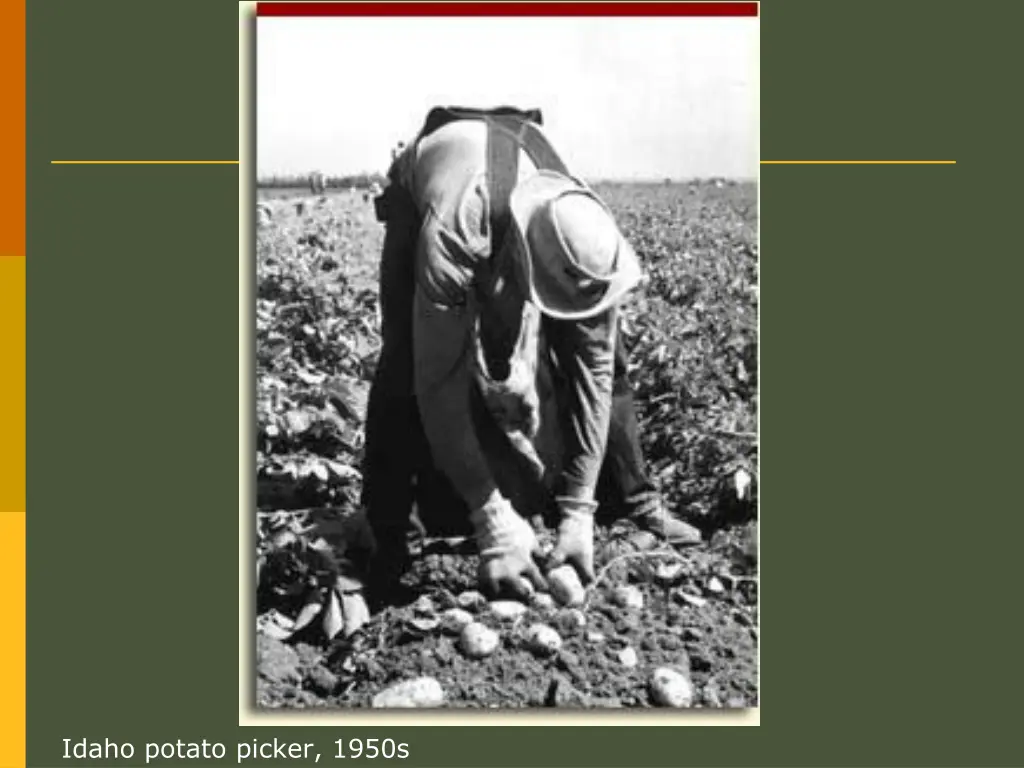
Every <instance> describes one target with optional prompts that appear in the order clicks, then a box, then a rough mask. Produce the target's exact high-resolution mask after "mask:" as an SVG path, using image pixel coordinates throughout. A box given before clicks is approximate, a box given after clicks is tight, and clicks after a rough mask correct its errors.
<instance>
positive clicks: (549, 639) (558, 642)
mask: <svg viewBox="0 0 1024 768" xmlns="http://www.w3.org/2000/svg"><path fill="white" fill-rule="evenodd" d="M526 645H527V647H528V648H529V649H530V650H531V651H533V652H534V653H535V654H537V655H538V656H550V655H551V654H553V653H558V651H559V650H560V649H561V648H562V638H561V637H559V635H558V633H557V632H556V631H555V630H553V629H552V628H551V627H549V626H547V625H546V624H534V625H533V626H531V627H530V628H529V629H527V630H526Z"/></svg>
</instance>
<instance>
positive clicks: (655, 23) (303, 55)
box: [256, 17, 760, 180]
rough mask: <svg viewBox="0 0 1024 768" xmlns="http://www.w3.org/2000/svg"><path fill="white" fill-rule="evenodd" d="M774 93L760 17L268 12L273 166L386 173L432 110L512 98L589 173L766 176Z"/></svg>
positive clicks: (265, 111) (263, 92)
mask: <svg viewBox="0 0 1024 768" xmlns="http://www.w3.org/2000/svg"><path fill="white" fill-rule="evenodd" d="M759 102H760V69H759V30H758V23H757V19H752V18H738V19H732V18H664V17H663V18H653V17H647V18H524V17H518V18H408V17H391V18H386V17H384V18H372V17H365V18H341V17H338V18H300V17H294V18H277V17H258V18H257V30H256V154H257V175H259V176H266V175H271V174H291V173H302V174H305V173H308V172H309V171H312V170H314V169H316V170H321V171H323V172H325V173H327V174H336V175H343V174H353V173H361V172H364V171H365V172H373V171H379V172H383V171H385V170H386V169H387V165H388V163H389V162H390V155H391V148H392V147H393V146H394V145H395V144H396V142H398V141H400V140H406V141H407V140H409V139H411V138H412V137H413V136H414V135H415V133H416V131H417V130H418V129H419V127H420V126H421V125H422V123H423V120H424V118H425V117H426V115H427V112H428V111H429V110H430V108H431V107H433V106H437V105H457V106H474V107H487V106H500V105H512V106H517V107H522V108H532V107H539V108H540V109H541V110H542V112H543V116H544V128H545V132H546V133H547V135H548V137H549V138H550V139H551V141H552V143H553V144H554V145H555V147H556V148H557V150H558V152H559V154H560V155H561V156H562V158H563V160H565V162H566V164H567V165H568V166H569V168H570V170H571V171H572V172H573V173H575V174H577V175H579V176H583V177H586V178H589V179H641V178H646V179H659V180H660V179H663V178H667V177H670V178H673V179H682V178H699V177H708V176H726V177H734V178H752V177H756V176H757V171H758V156H759V146H758V144H759V126H758V119H759V117H758V112H759Z"/></svg>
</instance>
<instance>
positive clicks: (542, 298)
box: [509, 170, 642, 320]
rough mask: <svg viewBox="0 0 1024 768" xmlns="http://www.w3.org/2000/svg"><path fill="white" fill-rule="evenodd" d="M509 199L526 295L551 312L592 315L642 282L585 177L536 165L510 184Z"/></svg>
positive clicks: (619, 234) (622, 239) (630, 251)
mask: <svg viewBox="0 0 1024 768" xmlns="http://www.w3.org/2000/svg"><path fill="white" fill-rule="evenodd" d="M509 204H510V207H511V210H512V222H513V226H512V227H511V229H512V231H513V232H514V233H515V234H514V235H513V236H515V237H518V239H519V243H518V245H519V247H520V249H521V251H522V252H523V254H524V255H525V257H526V258H525V259H523V261H524V263H525V267H526V277H527V284H528V285H529V286H530V294H531V299H532V300H533V302H534V303H535V304H536V305H537V306H538V308H539V309H540V310H541V312H543V313H544V314H546V315H548V316H549V317H553V318H556V319H560V320H582V319H585V318H589V317H594V316H595V315H598V314H600V313H601V312H604V311H605V310H606V309H608V308H609V307H611V306H612V305H613V304H614V303H615V302H616V301H618V300H619V299H621V298H622V297H623V296H624V295H625V294H626V293H627V292H628V291H629V290H630V289H632V288H633V287H634V286H636V284H637V283H638V282H639V281H640V278H641V276H642V272H641V269H640V262H639V259H637V255H636V252H635V251H634V250H633V248H632V246H630V244H629V243H628V242H626V238H625V237H623V235H622V232H620V231H619V228H618V226H617V225H616V223H615V219H614V218H613V217H612V213H611V211H610V210H608V207H607V206H606V205H605V204H604V203H603V202H602V201H601V199H600V198H599V197H598V196H597V195H595V194H594V193H593V192H592V191H591V190H590V188H589V187H587V186H586V185H585V184H584V183H583V182H581V181H579V180H577V179H574V178H571V177H569V176H565V175H564V174H561V173H558V172H557V171H550V170H541V171H538V172H537V173H535V174H534V175H532V176H530V177H528V178H527V179H525V180H523V181H522V182H521V183H520V184H518V185H517V186H516V188H515V189H514V190H513V191H512V196H511V199H510V202H509Z"/></svg>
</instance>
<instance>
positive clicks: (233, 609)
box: [27, 0, 1024, 768]
mask: <svg viewBox="0 0 1024 768" xmlns="http://www.w3.org/2000/svg"><path fill="white" fill-rule="evenodd" d="M1020 20H1021V10H1020V6H1019V5H1014V4H1012V3H1002V4H996V3H976V4H973V5H972V4H966V3H948V2H910V1H909V0H899V1H898V2H882V1H881V0H873V1H872V2H860V3H856V4H840V3H822V2H812V1H811V0H800V1H799V2H797V1H789V0H787V1H786V2H782V0H777V1H774V0H769V2H766V3H764V4H763V6H762V22H761V24H762V34H761V56H762V78H761V79H762V88H761V121H762V123H761V124H762V129H761V130H762V133H761V137H762V138H761V142H762V153H761V154H762V157H763V158H765V159H771V158H776V159H798V158H809V159H837V158H849V159H858V158H859V159H882V158H897V159H905V158H922V159H956V160H958V161H959V164H958V165H956V166H950V167H945V166H934V167H925V166H920V167H913V166H905V167H875V166H864V167H800V166H782V167H768V166H765V167H763V168H762V173H763V175H762V190H761V194H762V215H763V225H762V253H763V262H762V302H763V313H762V323H763V337H762V344H763V348H762V352H763V355H762V368H763V371H762V378H761V381H762V387H763V389H762V402H763V418H762V433H763V444H762V450H763V452H762V455H763V468H762V469H763V472H762V477H763V482H762V491H761V495H762V499H763V506H762V513H763V516H764V520H765V522H764V526H763V559H764V565H763V588H762V589H763V595H764V599H763V616H764V622H763V623H764V627H763V629H764V641H763V673H762V685H763V717H764V725H765V726H769V727H770V728H771V730H770V731H768V735H767V736H763V737H756V736H754V735H753V732H746V733H747V734H748V735H747V736H740V735H739V734H734V735H733V736H728V734H727V733H725V732H715V731H711V732H707V733H704V732H703V731H701V730H686V731H680V732H679V733H676V732H675V731H674V730H667V729H657V728H656V729H643V730H622V729H619V728H607V727H605V728H601V727H599V728H593V729H589V730H585V731H578V732H571V731H565V730H560V729H553V730H552V729H547V730H531V731H523V730H519V729H516V728H512V727H494V728H486V729H484V730H481V731H479V732H476V731H467V732H466V733H465V734H462V733H461V732H459V731H453V730H447V729H443V728H412V727H382V728H376V729H370V728H346V727H345V716H344V714H339V715H338V716H336V717H335V718H333V719H332V720H330V721H327V720H325V721H324V722H325V724H326V723H327V722H331V723H333V727H326V728H302V729H296V728H282V729H277V730H273V729H267V728H264V729H252V728H247V729H241V728H239V727H238V726H237V695H238V693H237V692H238V683H239V681H238V664H237V658H238V656H237V654H238V648H237V626H238V625H237V619H238V615H237V611H238V584H237V574H238V562H237V558H236V553H237V551H238V548H237V542H238V535H239V534H238V472H237V457H238V447H237V443H238V432H239V423H238V417H237V414H238V408H237V392H238V386H237V366H238V343H239V342H238V338H237V329H238V309H239V308H238V304H237V296H238V268H237V266H238V208H237V200H238V193H237V190H238V172H239V171H238V168H237V167H234V166H181V167H166V166H165V167H159V166H157V167H145V166H138V167H129V166H125V167H117V166H98V167H87V166H81V167H79V166H52V165H50V164H49V161H50V160H51V159H88V158H98V159H113V158H126V159H137V158H144V159H158V158H159V159H202V158H206V159H224V158H236V157H237V155H238V144H237V114H238V93H237V60H238V59H237V56H238V50H237V34H238V32H237V26H236V25H237V24H238V11H237V7H236V5H235V3H233V2H224V1H221V0H218V1H217V2H213V0H202V1H201V2H200V1H199V0H190V1H188V2H186V1H183V0H177V1H176V2H173V3H168V2H165V3H149V2H139V1H138V0H90V1H89V2H77V1H76V2H71V1H70V0H29V2H28V255H27V258H28V292H29V293H28V343H29V347H28V430H29V438H28V558H29V573H28V601H29V602H28V747H29V751H28V762H29V765H30V766H35V767H38V768H42V767H44V766H57V765H62V764H66V763H68V762H74V761H62V760H61V759H60V756H61V753H62V743H61V739H63V738H71V739H75V740H77V739H80V738H83V737H85V738H90V739H94V740H100V739H103V738H105V737H109V738H111V739H113V740H115V741H118V742H125V741H131V742H134V743H135V744H136V746H137V747H138V748H139V749H140V750H141V748H142V744H143V743H144V742H145V741H173V740H176V739H183V740H187V741H195V740H200V739H203V738H206V739H209V740H211V741H221V742H225V743H227V745H228V752H229V756H228V761H233V745H234V744H235V743H236V742H237V741H243V740H250V741H251V740H252V739H253V738H257V737H258V738H260V739H270V738H272V737H273V736H279V737H280V738H283V739H286V740H289V741H318V742H319V743H320V744H321V749H322V751H323V752H324V753H325V757H324V760H323V761H321V762H322V763H323V762H324V761H326V760H327V757H326V754H327V753H330V752H331V742H333V740H334V739H336V738H339V737H342V736H344V737H346V738H351V737H354V736H362V737H372V736H381V737H383V736H390V737H393V738H396V739H398V740H401V741H407V742H408V743H409V744H410V745H411V752H412V757H411V758H410V759H409V760H407V761H405V764H406V765H424V766H428V765H429V766H441V765H451V766H453V765H459V766H470V765H474V766H475V765H482V766H499V765H500V766H518V765H548V766H553V765H578V766H627V765H629V766H654V765H666V766H667V765H704V766H868V765H871V766H883V765H885V766H911V765H914V766H918V765H920V766H926V765H930V766H939V765H942V766H954V765H961V766H962V765H1020V764H1021V760H1022V758H1024V754H1022V753H1024V748H1022V746H1021V741H1020V737H1019V733H1018V728H1017V727H1016V725H1017V723H1016V721H1017V712H1018V711H1019V695H1020V691H1021V690H1022V685H1021V683H1022V676H1021V671H1020V663H1019V657H1020V653H1021V650H1020V649H1021V643H1020V640H1021V637H1020V632H1019V630H1018V629H1017V625H1018V623H1019V622H1018V621H1017V617H1016V614H1017V613H1018V612H1019V600H1018V599H1016V597H1017V587H1018V584H1019V581H1020V577H1019V571H1018V567H1017V563H1018V562H1019V560H1018V556H1017V550H1018V549H1019V542H1020V541H1021V540H1022V539H1021V535H1020V534H1021V525H1020V514H1019V511H1018V509H1015V507H1018V508H1019V501H1015V494H1013V493H1012V491H1013V489H1014V487H1015V483H1016V481H1014V480H1013V478H1014V477H1015V475H1016V472H1015V471H1014V470H1015V466H1014V462H1013V460H1014V458H1015V457H1016V455H1017V454H1019V449H1018V448H1016V442H1017V441H1016V433H1015V430H1014V427H1015V424H1014V423H1013V422H1012V419H1011V414H1012V412H1013V409H1014V408H1016V407H1017V406H1016V400H1017V395H1016V381H1017V379H1016V377H1015V375H1014V373H1013V370H1014V365H1015V361H1014V357H1015V353H1016V352H1017V349H1018V346H1019V345H1018V344H1015V343H1014V342H1013V340H1012V339H1011V340H1007V341H1004V340H1002V339H1001V336H1000V334H1005V333H1006V332H1008V331H1009V332H1011V333H1012V332H1013V331H1014V330H1015V329H1016V328H1017V327H1019V313H1018V312H1017V311H1016V307H1017V306H1018V305H1017V304H1016V302H1015V292H1016V290H1017V286H1019V285H1020V281H1019V280H1018V279H1016V277H1013V276H1011V275H1010V274H1009V266H1011V265H1012V263H1013V262H1014V260H1015V259H1019V245H1018V244H1016V243H1015V242H1013V241H1006V244H1005V245H1002V244H1000V241H999V236H1000V235H999V230H1000V228H1006V227H1008V226H1009V227H1013V226H1014V225H1015V223H1016V219H1017V216H1018V214H1017V213H1016V210H1015V206H1014V202H1015V200H1016V199H1018V198H1019V192H1016V193H1015V192H1014V190H1013V189H1012V187H1011V188H1008V189H1003V188H1001V187H1000V183H1005V182H1000V179H1005V178H1006V175H1007V174H1008V173H1012V172H1013V168H1015V167H1016V166H1008V165H1007V161H1008V158H1009V156H1008V155H999V154H998V153H997V152H996V146H997V145H998V141H999V139H1000V138H1003V137H1006V135H1007V134H1009V133H1010V132H1012V131H1015V130H1016V128H1015V126H1016V125H1017V123H1016V122H1015V119H1014V118H1013V117H1012V105H1013V103H1015V102H1016V100H1017V95H1016V94H1017V92H1018V89H1017V88H1016V87H1014V86H1012V85H1004V84H1002V83H1001V82H1000V78H1006V77H1008V76H1012V75H1013V73H1014V72H1016V71H1017V67H1016V65H1017V64H1018V63H1019V62H1018V61H1016V59H1019V54H1014V53H1013V51H1014V50H1016V48H1017V46H1016V45H1015V41H1014V40H1013V39H1012V36H1013V35H1014V34H1015V31H1016V30H1019V29H1020V23H1019V22H1020ZM382 55H395V53H394V52H391V53H388V52H385V51H382ZM346 74H348V75H350V76H351V77H365V76H368V75H367V72H363V71H354V70H353V71H351V72H350V73H345V72H341V73H339V77H340V78H343V77H344V76H346ZM339 82H341V81H339ZM339 87H340V86H339ZM989 169H991V170H989ZM982 211H984V214H983V215H981V212H982ZM1004 443H1005V445H1004ZM552 722H556V719H555V718H552ZM701 733H704V735H701ZM133 762H134V763H135V764H141V760H136V761H133ZM91 764H93V765H98V764H106V761H101V762H100V763H91Z"/></svg>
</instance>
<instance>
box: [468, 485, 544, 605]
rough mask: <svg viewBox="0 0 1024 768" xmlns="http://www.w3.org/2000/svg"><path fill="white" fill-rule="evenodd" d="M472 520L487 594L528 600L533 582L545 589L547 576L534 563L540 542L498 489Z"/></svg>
mask: <svg viewBox="0 0 1024 768" xmlns="http://www.w3.org/2000/svg"><path fill="white" fill-rule="evenodd" d="M470 519H471V521H472V523H473V530H474V531H475V534H476V542H477V546H478V547H479V550H480V570H479V574H478V577H479V580H480V586H481V588H482V590H483V591H484V592H485V593H489V594H490V595H492V596H497V595H501V594H508V595H511V596H514V597H519V598H523V599H526V598H528V597H529V596H530V593H531V591H532V590H531V589H530V587H531V585H532V586H533V588H535V589H544V588H545V586H546V583H545V579H544V576H543V575H542V574H541V572H540V569H539V568H538V567H537V563H535V562H534V557H540V544H539V542H538V541H537V537H536V535H535V534H534V532H533V529H532V528H531V527H530V525H529V523H527V522H526V521H525V520H524V519H523V518H521V517H520V516H519V515H518V514H516V511H515V510H514V509H513V508H512V504H511V503H509V501H508V499H506V498H504V497H503V496H502V495H501V494H500V493H498V492H497V491H495V492H494V493H493V494H492V495H491V497H490V498H489V499H488V500H487V502H486V503H485V504H484V505H483V506H482V507H481V508H480V509H478V510H476V511H475V512H473V514H472V515H471V518H470Z"/></svg>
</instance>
